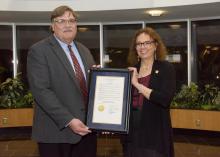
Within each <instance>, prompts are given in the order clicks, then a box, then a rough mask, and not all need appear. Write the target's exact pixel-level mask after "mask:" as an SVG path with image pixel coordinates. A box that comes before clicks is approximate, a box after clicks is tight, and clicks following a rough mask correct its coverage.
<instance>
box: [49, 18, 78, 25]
mask: <svg viewBox="0 0 220 157" xmlns="http://www.w3.org/2000/svg"><path fill="white" fill-rule="evenodd" d="M53 21H54V22H56V23H57V24H59V25H65V24H67V23H68V24H69V25H75V24H76V22H77V20H76V19H69V20H64V19H54V20H53Z"/></svg>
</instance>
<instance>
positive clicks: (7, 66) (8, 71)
mask: <svg viewBox="0 0 220 157" xmlns="http://www.w3.org/2000/svg"><path fill="white" fill-rule="evenodd" d="M0 34H1V35H0V83H1V82H3V81H5V79H6V78H8V77H13V63H12V60H13V44H12V26H7V25H1V26H0Z"/></svg>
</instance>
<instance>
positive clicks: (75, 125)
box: [68, 118, 91, 136]
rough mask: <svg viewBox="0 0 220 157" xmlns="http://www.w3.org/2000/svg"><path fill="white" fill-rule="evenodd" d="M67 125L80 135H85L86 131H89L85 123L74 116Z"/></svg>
mask: <svg viewBox="0 0 220 157" xmlns="http://www.w3.org/2000/svg"><path fill="white" fill-rule="evenodd" d="M68 126H69V127H70V128H71V130H72V131H73V132H75V133H76V134H79V135H81V136H85V135H87V134H88V133H91V130H89V128H88V127H87V126H86V125H85V124H83V122H82V121H80V120H79V119H76V118H74V119H72V120H71V121H70V123H69V125H68Z"/></svg>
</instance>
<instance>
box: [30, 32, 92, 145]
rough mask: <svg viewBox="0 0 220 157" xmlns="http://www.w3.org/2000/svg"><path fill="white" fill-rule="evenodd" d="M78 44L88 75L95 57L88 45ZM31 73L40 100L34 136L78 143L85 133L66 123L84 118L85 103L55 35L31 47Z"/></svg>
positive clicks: (35, 91) (45, 139) (37, 107)
mask: <svg viewBox="0 0 220 157" xmlns="http://www.w3.org/2000/svg"><path fill="white" fill-rule="evenodd" d="M75 44H76V47H77V49H78V51H79V54H80V56H81V58H82V62H83V64H84V67H85V72H86V75H87V78H88V70H89V68H90V67H91V66H92V65H93V64H94V60H93V58H92V56H91V54H90V51H89V50H88V49H87V48H86V47H85V46H83V45H82V44H80V43H78V42H75ZM27 73H28V80H29V85H30V89H31V92H32V93H33V96H34V99H35V103H36V105H35V107H34V120H33V127H32V138H33V139H34V140H36V141H38V142H44V143H77V142H78V141H79V140H80V139H81V137H80V136H79V135H77V134H75V133H73V131H71V129H70V128H69V127H65V126H66V125H67V124H68V122H70V120H71V119H73V118H78V119H80V120H82V121H83V122H84V121H85V106H84V102H83V99H82V94H81V92H80V86H79V83H78V82H77V80H76V78H75V75H74V70H73V68H72V66H71V64H70V62H69V60H68V58H67V56H66V54H65V52H64V51H63V49H62V47H61V46H60V44H59V43H58V41H57V40H56V39H55V37H54V36H53V35H51V36H50V37H48V38H46V39H44V40H42V41H40V42H38V43H36V44H34V45H33V46H32V47H31V48H30V51H29V53H28V59H27ZM87 80H88V79H87Z"/></svg>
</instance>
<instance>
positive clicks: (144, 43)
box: [136, 40, 155, 48]
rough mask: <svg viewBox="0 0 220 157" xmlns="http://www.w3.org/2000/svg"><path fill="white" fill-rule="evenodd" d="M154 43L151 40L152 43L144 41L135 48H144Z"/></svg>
mask: <svg viewBox="0 0 220 157" xmlns="http://www.w3.org/2000/svg"><path fill="white" fill-rule="evenodd" d="M154 42H155V41H154V40H152V41H145V42H143V43H136V48H141V47H142V46H143V47H144V48H145V47H147V46H149V45H151V44H152V43H154Z"/></svg>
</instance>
